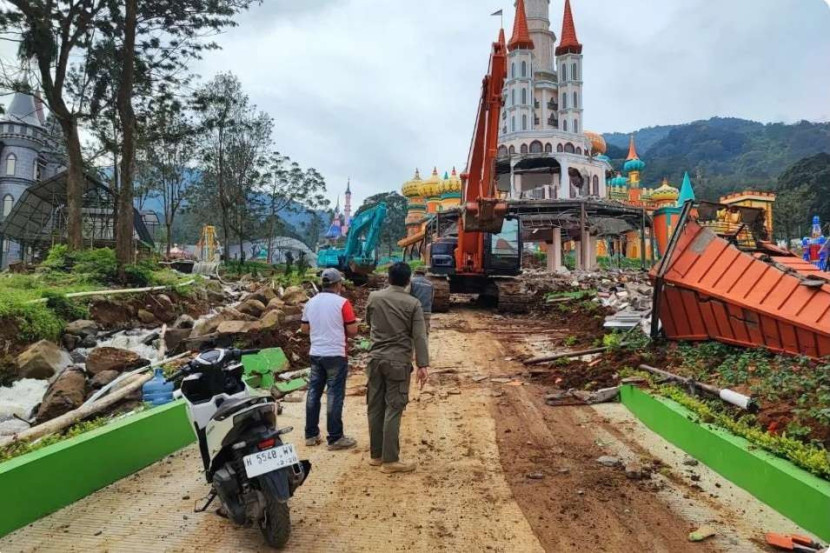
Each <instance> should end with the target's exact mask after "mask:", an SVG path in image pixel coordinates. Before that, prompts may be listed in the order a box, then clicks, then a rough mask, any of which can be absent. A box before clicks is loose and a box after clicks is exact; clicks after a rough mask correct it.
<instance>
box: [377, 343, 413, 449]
mask: <svg viewBox="0 0 830 553" xmlns="http://www.w3.org/2000/svg"><path fill="white" fill-rule="evenodd" d="M411 374H412V364H411V363H404V362H400V361H387V360H385V359H371V360H370V361H369V365H368V366H367V367H366V377H367V379H368V384H367V393H366V403H367V404H368V414H369V451H370V452H371V455H372V459H381V458H382V459H383V462H384V463H395V462H397V461H398V456H399V453H400V444H399V441H398V437H399V435H400V431H401V415H403V410H404V408H405V407H406V404H407V403H408V402H409V380H410V375H411Z"/></svg>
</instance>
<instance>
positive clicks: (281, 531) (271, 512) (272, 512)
mask: <svg viewBox="0 0 830 553" xmlns="http://www.w3.org/2000/svg"><path fill="white" fill-rule="evenodd" d="M259 528H260V530H262V535H263V537H265V541H266V542H267V543H268V545H269V546H271V547H273V548H275V549H282V548H283V547H285V544H286V543H288V538H289V536H291V510H290V509H289V507H288V502H287V501H280V500H279V499H277V498H276V497H274V496H272V495H270V494H266V495H265V516H264V517H263V518H262V520H260V522H259Z"/></svg>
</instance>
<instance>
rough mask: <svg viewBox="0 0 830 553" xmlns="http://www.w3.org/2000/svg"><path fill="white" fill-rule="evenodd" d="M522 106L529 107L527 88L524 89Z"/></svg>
mask: <svg viewBox="0 0 830 553" xmlns="http://www.w3.org/2000/svg"><path fill="white" fill-rule="evenodd" d="M522 105H523V106H526V105H527V89H526V88H523V89H522Z"/></svg>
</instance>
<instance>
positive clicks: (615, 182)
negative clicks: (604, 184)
mask: <svg viewBox="0 0 830 553" xmlns="http://www.w3.org/2000/svg"><path fill="white" fill-rule="evenodd" d="M627 184H628V179H627V178H625V177H623V176H619V177H614V178H613V179H611V186H626V185H627Z"/></svg>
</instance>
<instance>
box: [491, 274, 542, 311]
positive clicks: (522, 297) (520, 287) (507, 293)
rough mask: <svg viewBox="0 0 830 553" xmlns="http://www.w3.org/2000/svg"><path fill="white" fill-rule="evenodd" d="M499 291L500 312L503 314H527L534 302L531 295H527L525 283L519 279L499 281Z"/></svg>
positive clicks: (496, 282)
mask: <svg viewBox="0 0 830 553" xmlns="http://www.w3.org/2000/svg"><path fill="white" fill-rule="evenodd" d="M495 284H496V286H497V287H498V289H499V305H498V310H499V311H500V312H502V313H527V312H529V311H530V304H531V303H532V302H533V297H532V295H531V294H528V293H527V290H526V289H525V286H524V283H523V282H521V281H520V280H518V279H510V280H497V281H495Z"/></svg>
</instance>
